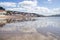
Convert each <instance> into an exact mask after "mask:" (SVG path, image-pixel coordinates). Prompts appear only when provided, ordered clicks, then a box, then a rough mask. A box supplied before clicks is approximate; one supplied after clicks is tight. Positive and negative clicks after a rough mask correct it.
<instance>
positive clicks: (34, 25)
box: [0, 17, 60, 37]
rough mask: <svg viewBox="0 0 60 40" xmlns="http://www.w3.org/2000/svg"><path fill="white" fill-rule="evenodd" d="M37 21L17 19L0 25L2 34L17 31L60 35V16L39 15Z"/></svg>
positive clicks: (0, 33)
mask: <svg viewBox="0 0 60 40" xmlns="http://www.w3.org/2000/svg"><path fill="white" fill-rule="evenodd" d="M34 19H36V20H35V21H22V22H20V21H15V22H12V23H6V24H5V25H4V26H3V27H0V35H2V34H7V33H11V34H15V33H16V34H17V33H36V32H37V33H41V34H43V35H45V36H47V35H50V34H51V35H54V36H59V37H60V17H39V18H34Z"/></svg>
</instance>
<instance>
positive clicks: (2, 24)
mask: <svg viewBox="0 0 60 40" xmlns="http://www.w3.org/2000/svg"><path fill="white" fill-rule="evenodd" d="M35 20H36V19H28V20H27V19H13V18H10V19H0V27H3V26H4V25H5V24H7V23H14V22H23V21H35Z"/></svg>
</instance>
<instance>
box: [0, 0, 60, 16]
mask: <svg viewBox="0 0 60 40" xmlns="http://www.w3.org/2000/svg"><path fill="white" fill-rule="evenodd" d="M0 6H2V7H4V8H5V9H7V10H16V11H23V12H34V13H38V14H43V15H53V14H60V0H0Z"/></svg>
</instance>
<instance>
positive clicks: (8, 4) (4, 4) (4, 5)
mask: <svg viewBox="0 0 60 40" xmlns="http://www.w3.org/2000/svg"><path fill="white" fill-rule="evenodd" d="M0 6H3V7H16V3H13V2H0Z"/></svg>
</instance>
